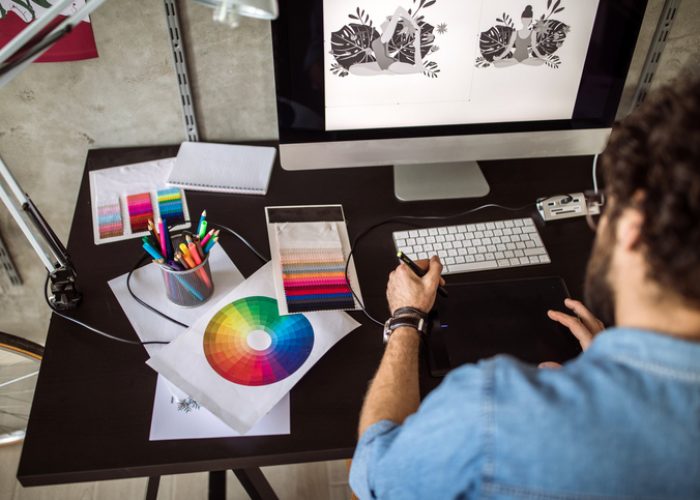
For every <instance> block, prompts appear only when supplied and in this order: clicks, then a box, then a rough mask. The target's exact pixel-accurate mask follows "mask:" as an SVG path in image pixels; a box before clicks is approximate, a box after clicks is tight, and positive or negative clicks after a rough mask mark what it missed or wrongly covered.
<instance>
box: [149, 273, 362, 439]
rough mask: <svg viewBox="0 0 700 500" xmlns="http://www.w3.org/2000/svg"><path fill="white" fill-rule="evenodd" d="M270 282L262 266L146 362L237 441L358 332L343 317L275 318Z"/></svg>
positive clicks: (330, 314) (338, 314) (326, 314)
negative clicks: (228, 429)
mask: <svg viewBox="0 0 700 500" xmlns="http://www.w3.org/2000/svg"><path fill="white" fill-rule="evenodd" d="M272 275H273V271H272V264H271V263H268V264H265V265H264V266H263V267H262V268H260V269H259V270H258V271H257V272H255V273H254V274H253V275H252V276H251V277H250V278H248V279H247V280H246V281H245V282H243V283H242V284H241V285H239V286H238V287H236V288H235V289H234V290H233V291H231V292H229V293H228V294H227V295H226V296H225V297H224V298H223V299H221V300H219V301H218V302H216V303H214V305H213V306H212V307H211V308H210V309H209V310H208V311H207V312H205V313H203V314H201V315H200V317H199V319H198V320H197V321H196V322H194V323H193V324H192V326H191V327H190V328H189V329H188V330H187V331H186V332H185V333H183V334H182V335H180V336H179V337H178V338H176V339H175V340H174V341H173V342H171V343H170V344H168V345H167V346H164V347H163V348H162V349H160V350H159V351H158V352H157V353H155V354H154V355H153V357H152V358H151V359H150V360H148V361H147V363H148V365H149V366H151V367H152V368H153V369H154V370H156V371H157V372H158V373H160V374H161V375H163V376H164V377H165V378H166V379H168V381H170V382H171V383H172V384H174V385H175V386H176V387H178V388H179V389H180V390H182V391H183V392H184V393H185V394H188V395H189V396H190V397H191V398H192V399H194V400H195V401H197V402H198V403H199V404H201V405H202V406H204V407H205V408H207V409H208V410H209V411H210V412H211V413H213V414H214V415H216V416H217V417H218V418H220V419H221V420H222V421H224V422H225V423H226V424H227V425H228V426H230V427H232V428H233V429H234V430H236V431H237V432H240V433H246V432H248V431H249V430H250V429H252V428H253V426H255V424H256V423H257V422H259V421H260V420H261V419H262V418H263V417H264V416H265V415H267V414H268V412H270V411H271V410H272V409H273V408H274V407H275V406H276V405H277V404H278V403H279V402H280V401H281V400H282V398H284V397H285V396H286V395H287V394H289V391H290V390H291V389H292V387H294V385H295V384H296V383H297V382H298V381H299V380H300V379H301V378H302V377H303V376H304V375H305V374H306V373H307V372H308V371H309V370H310V369H311V368H312V367H313V365H314V364H315V363H316V362H317V361H318V360H319V359H320V358H321V356H323V355H324V354H325V353H326V352H327V351H328V350H329V349H330V348H331V347H333V345H335V343H336V342H338V341H339V340H340V339H342V338H343V337H344V336H345V335H347V334H348V333H350V332H351V331H352V330H354V329H355V328H357V327H358V326H359V323H357V322H356V321H355V320H353V319H352V318H351V317H350V316H349V315H347V314H345V313H342V312H323V313H320V312H316V313H306V314H293V315H287V316H280V315H279V313H278V308H277V301H276V299H275V290H274V285H273V283H272Z"/></svg>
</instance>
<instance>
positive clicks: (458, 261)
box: [455, 255, 466, 264]
mask: <svg viewBox="0 0 700 500" xmlns="http://www.w3.org/2000/svg"><path fill="white" fill-rule="evenodd" d="M455 261H456V262H457V264H464V263H465V262H466V259H465V258H464V256H463V255H458V256H457V257H455Z"/></svg>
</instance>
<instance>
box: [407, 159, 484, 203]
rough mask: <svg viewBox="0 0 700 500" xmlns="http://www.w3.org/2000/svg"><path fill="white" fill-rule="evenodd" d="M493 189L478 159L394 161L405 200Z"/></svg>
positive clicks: (479, 193)
mask: <svg viewBox="0 0 700 500" xmlns="http://www.w3.org/2000/svg"><path fill="white" fill-rule="evenodd" d="M490 190H491V189H490V188H489V184H488V182H486V178H485V177H484V174H483V173H482V172H481V169H480V168H479V165H478V164H477V162H475V161H466V162H457V163H417V164H407V165H394V194H395V195H396V197H397V198H398V199H399V200H401V201H419V200H451V199H455V198H480V197H482V196H486V195H487V194H489V191H490Z"/></svg>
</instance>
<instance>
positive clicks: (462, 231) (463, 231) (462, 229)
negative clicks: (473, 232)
mask: <svg viewBox="0 0 700 500" xmlns="http://www.w3.org/2000/svg"><path fill="white" fill-rule="evenodd" d="M457 231H459V232H460V233H466V232H467V226H465V225H461V226H457Z"/></svg>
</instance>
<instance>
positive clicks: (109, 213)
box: [97, 198, 124, 238]
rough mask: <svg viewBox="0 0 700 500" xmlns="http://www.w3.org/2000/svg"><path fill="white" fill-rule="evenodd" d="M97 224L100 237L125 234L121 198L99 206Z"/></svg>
mask: <svg viewBox="0 0 700 500" xmlns="http://www.w3.org/2000/svg"><path fill="white" fill-rule="evenodd" d="M97 226H98V228H99V232H100V238H112V237H114V236H121V235H122V234H124V223H123V222H122V207H121V204H120V203H119V198H117V199H116V200H115V201H114V202H112V203H105V204H104V205H99V206H98V207H97Z"/></svg>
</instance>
